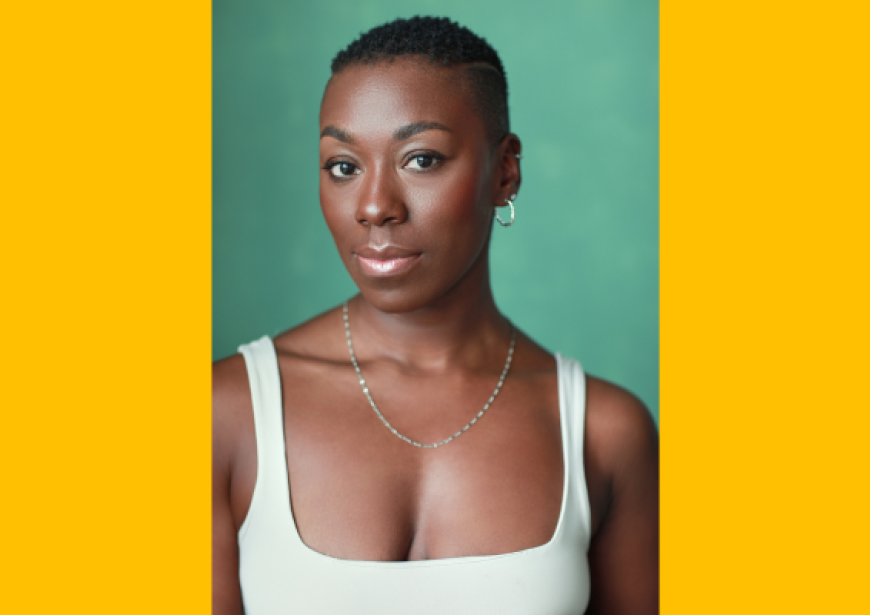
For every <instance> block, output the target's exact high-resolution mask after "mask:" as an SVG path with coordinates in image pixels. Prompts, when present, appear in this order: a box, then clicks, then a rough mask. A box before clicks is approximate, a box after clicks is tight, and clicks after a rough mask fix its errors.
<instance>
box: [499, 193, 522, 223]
mask: <svg viewBox="0 0 870 615" xmlns="http://www.w3.org/2000/svg"><path fill="white" fill-rule="evenodd" d="M515 198H517V195H515V194H512V195H511V198H509V199H505V200H504V202H505V203H507V205H508V206H509V207H510V208H511V221H510V222H505V221H504V220H502V219H501V216H499V215H498V210H496V211H495V219H496V220H498V223H499V224H501V225H502V226H510V225H511V224H513V223H514V199H515Z"/></svg>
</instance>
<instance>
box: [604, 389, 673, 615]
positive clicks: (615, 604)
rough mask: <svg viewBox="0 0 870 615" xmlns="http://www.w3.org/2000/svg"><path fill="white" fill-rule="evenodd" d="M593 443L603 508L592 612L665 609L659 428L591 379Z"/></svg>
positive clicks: (627, 399) (631, 402)
mask: <svg viewBox="0 0 870 615" xmlns="http://www.w3.org/2000/svg"><path fill="white" fill-rule="evenodd" d="M588 404H589V413H590V415H589V418H588V420H587V442H588V447H589V449H590V450H591V452H592V454H591V456H592V457H593V460H592V465H593V467H596V468H598V469H599V471H600V476H602V477H603V479H604V480H602V481H601V484H603V485H604V489H602V494H603V497H601V498H599V502H602V501H603V506H599V507H598V509H599V510H600V511H601V513H600V516H599V518H600V523H598V527H597V530H596V531H595V533H594V535H593V537H592V542H591V544H590V548H589V564H590V571H591V576H592V594H591V600H590V604H589V609H588V611H587V613H590V614H596V615H654V614H657V613H658V612H659V605H658V600H659V592H658V583H659V475H658V472H659V462H658V433H657V431H656V428H655V425H654V424H653V421H652V418H651V417H650V415H649V412H648V411H647V410H646V408H645V407H644V406H643V404H642V403H641V402H640V401H639V400H638V399H636V398H635V397H634V396H632V395H631V394H629V393H627V392H626V391H624V390H622V389H619V388H618V387H615V386H614V385H611V384H609V383H606V382H603V381H596V382H595V383H592V382H590V387H589V401H588Z"/></svg>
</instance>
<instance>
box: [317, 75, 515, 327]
mask: <svg viewBox="0 0 870 615" xmlns="http://www.w3.org/2000/svg"><path fill="white" fill-rule="evenodd" d="M461 70H463V69H462V68H461V67H450V68H446V67H440V66H435V65H432V64H429V63H428V62H426V61H424V60H412V59H400V60H395V61H393V62H381V63H378V64H374V65H351V66H349V67H347V68H345V69H344V70H343V71H341V72H340V73H338V74H337V75H335V76H333V77H332V79H331V80H330V82H329V84H328V85H327V88H326V92H325V94H324V97H323V103H322V106H321V110H320V130H321V139H320V166H321V171H320V203H321V207H322V209H323V215H324V216H325V218H326V223H327V225H328V226H329V229H330V231H331V232H332V236H333V238H334V239H335V244H336V246H337V247H338V251H339V254H340V255H341V258H342V260H343V261H344V264H345V266H346V267H347V270H348V271H349V272H350V275H351V277H352V278H353V279H354V282H356V284H357V286H358V287H359V289H360V291H361V292H362V294H363V296H364V297H365V298H366V300H368V301H369V302H370V303H371V304H373V305H374V306H375V307H377V308H378V309H380V310H383V311H386V312H408V311H412V310H417V309H420V308H422V307H425V306H428V305H431V304H433V303H435V302H437V301H438V300H439V299H442V298H443V297H445V296H446V295H447V294H448V293H449V292H450V291H452V290H454V289H455V288H457V287H459V286H461V285H460V282H462V281H463V280H467V279H468V278H469V277H470V276H469V273H470V272H472V271H478V272H481V271H482V272H483V273H484V274H485V273H486V267H487V261H486V252H487V245H488V243H489V234H490V232H491V229H492V216H493V206H494V205H496V204H502V203H503V199H504V197H505V196H506V195H507V194H509V193H511V192H512V191H513V190H512V189H514V190H515V188H514V186H511V185H508V184H509V183H510V182H511V181H513V180H510V179H505V177H504V175H505V174H504V173H503V167H504V164H503V159H506V158H511V162H512V163H513V162H515V161H513V159H512V157H510V156H505V155H504V151H505V149H506V144H505V142H503V143H502V144H501V145H500V146H499V147H496V148H493V146H492V143H491V142H490V141H489V140H488V139H487V135H486V129H485V125H484V123H483V120H482V118H481V117H480V116H479V114H478V113H477V111H476V110H475V108H474V106H473V105H472V99H471V98H470V94H469V93H468V91H467V90H466V89H465V87H466V86H464V85H463V81H462V80H461V76H460V73H459V72H458V71H461ZM511 139H513V140H514V141H516V139H515V138H514V137H511ZM508 140H510V139H508ZM518 145H519V143H518V141H516V145H515V146H514V147H518ZM514 169H515V167H514ZM516 179H518V178H516ZM515 183H516V182H515ZM503 193H504V194H503ZM481 279H484V278H481ZM471 292H473V291H471Z"/></svg>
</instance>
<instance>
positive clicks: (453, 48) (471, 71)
mask: <svg viewBox="0 0 870 615" xmlns="http://www.w3.org/2000/svg"><path fill="white" fill-rule="evenodd" d="M403 56H418V57H423V58H426V59H427V60H428V61H429V62H431V63H433V64H435V65H440V66H457V65H465V66H466V70H465V71H463V72H464V77H465V78H466V79H467V83H468V84H469V85H470V86H471V92H472V94H473V98H474V104H475V106H476V107H477V110H478V112H479V113H480V114H481V117H482V119H483V122H484V126H485V127H486V133H487V136H488V137H489V139H490V141H491V142H492V144H493V145H495V144H497V143H499V142H500V141H501V140H502V139H503V138H504V136H505V135H507V134H508V133H509V132H510V120H509V117H508V104H507V78H506V76H505V71H504V67H503V66H502V63H501V60H500V59H499V57H498V54H497V53H496V52H495V49H493V48H492V47H491V46H490V45H489V43H487V42H486V41H485V40H484V39H483V38H481V37H479V36H477V35H476V34H474V33H473V32H472V31H471V30H469V29H468V28H464V27H463V26H460V25H459V24H457V23H456V22H453V21H450V20H449V19H447V18H446V17H420V16H417V17H412V18H410V19H397V20H395V21H391V22H390V23H387V24H384V25H382V26H378V27H376V28H372V29H371V30H369V31H368V32H365V33H364V34H362V35H361V36H360V37H359V38H358V39H357V40H355V41H354V42H352V43H351V44H350V45H348V46H347V48H346V49H344V50H343V51H340V52H338V55H336V56H335V58H334V59H333V60H332V74H333V75H335V74H337V73H339V72H340V71H341V70H342V69H344V68H345V67H347V66H350V65H353V64H376V63H378V62H382V61H385V60H391V59H393V58H398V57H403Z"/></svg>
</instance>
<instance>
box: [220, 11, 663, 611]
mask: <svg viewBox="0 0 870 615" xmlns="http://www.w3.org/2000/svg"><path fill="white" fill-rule="evenodd" d="M332 70H333V76H332V78H331V79H330V81H329V84H328V85H327V88H326V91H325V93H324V97H323V102H322V106H321V113H320V130H321V141H320V163H321V172H320V173H321V175H320V177H321V179H320V195H321V207H322V210H323V214H324V217H325V219H326V222H327V225H328V226H329V229H330V231H331V232H332V235H333V237H334V239H335V243H336V247H337V248H338V250H339V253H340V255H341V258H342V259H343V261H344V264H345V266H346V267H347V269H348V271H349V273H350V275H351V277H352V278H353V280H354V282H355V283H356V284H357V286H358V287H359V290H360V293H359V294H358V295H357V296H355V297H353V298H352V299H350V300H349V301H348V302H347V303H346V304H344V305H343V306H339V307H336V308H335V309H333V310H330V311H328V312H326V313H324V314H322V315H320V316H318V317H316V318H314V319H313V320H311V321H309V322H307V323H305V324H303V325H301V326H299V327H297V328H295V329H292V330H291V331H288V332H286V333H284V334H282V335H279V336H277V337H276V338H275V339H274V340H269V339H268V338H263V339H262V340H259V341H257V342H254V343H253V344H250V345H248V346H245V347H243V348H242V354H240V355H235V356H233V357H230V358H228V359H225V360H223V361H219V362H218V363H216V364H215V368H214V460H213V471H214V487H213V508H214V510H213V533H214V538H213V545H214V548H213V553H214V559H213V570H214V572H213V574H214V579H213V587H214V590H213V591H214V594H213V596H214V612H215V613H221V614H222V613H240V612H242V603H243V602H244V609H245V611H246V612H247V613H249V614H250V615H257V614H259V613H290V612H294V613H379V614H384V613H418V612H425V613H484V612H493V613H495V612H498V613H526V614H528V613H541V614H545V613H582V612H584V611H586V612H594V613H608V614H620V613H634V614H645V613H655V612H657V584H658V568H657V566H658V538H657V531H658V513H657V508H658V494H657V491H658V479H657V472H658V469H657V468H658V463H657V444H656V442H657V437H656V432H655V427H654V426H653V425H652V422H651V420H650V417H649V415H648V413H647V412H646V410H645V408H644V407H643V406H642V404H641V403H640V402H639V401H638V400H637V399H636V398H634V397H633V396H632V395H631V394H629V393H627V392H626V391H624V390H623V389H620V388H619V387H617V386H615V385H613V384H609V383H607V382H604V381H602V380H599V379H596V378H593V377H591V376H587V375H584V374H583V372H582V370H581V369H580V366H579V364H577V363H576V362H574V361H572V360H570V359H565V358H563V357H559V356H556V357H554V356H553V355H551V354H549V353H548V352H546V351H545V350H544V349H543V348H541V347H540V346H538V345H537V344H536V343H535V342H534V341H533V340H531V339H530V338H528V337H527V336H525V335H524V334H523V333H522V332H521V331H519V330H518V329H517V328H516V327H515V326H514V325H513V324H512V323H511V322H510V321H509V320H508V319H507V318H506V317H505V316H503V315H502V314H501V313H500V312H499V311H498V309H497V307H496V305H495V301H494V299H493V295H492V291H491V288H490V283H489V261H488V255H489V250H488V248H489V242H490V234H491V232H492V228H493V218H495V217H497V218H498V221H499V222H501V223H502V224H505V225H510V224H511V223H512V222H513V219H514V207H513V201H514V200H515V199H516V195H517V193H518V191H519V188H520V185H521V172H520V159H521V150H522V146H521V143H520V140H519V138H518V137H517V136H516V135H514V134H512V133H510V132H509V125H508V115H507V102H506V101H507V86H506V82H505V79H504V70H503V68H502V65H501V62H500V60H499V59H498V56H497V54H496V53H495V52H494V51H493V50H492V49H491V48H490V47H489V45H487V44H486V42H485V41H483V40H482V39H480V38H478V37H477V36H475V35H474V34H472V33H471V32H469V31H468V30H466V29H464V28H461V27H459V26H457V25H456V24H454V23H451V22H450V21H449V20H446V19H433V18H414V19H411V20H398V21H396V22H393V23H391V24H386V25H385V26H381V27H379V28H375V29H374V30H371V31H369V32H368V33H366V34H364V35H363V36H362V37H361V38H360V39H359V40H358V41H356V42H354V43H353V44H351V45H350V46H349V47H348V48H347V49H346V50H345V51H343V52H341V53H340V54H339V55H338V56H337V57H336V59H335V61H334V62H333V66H332Z"/></svg>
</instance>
